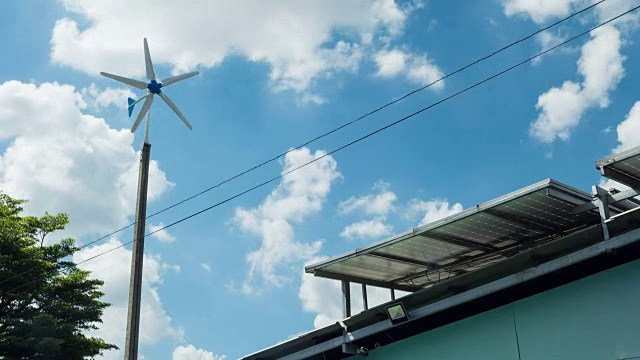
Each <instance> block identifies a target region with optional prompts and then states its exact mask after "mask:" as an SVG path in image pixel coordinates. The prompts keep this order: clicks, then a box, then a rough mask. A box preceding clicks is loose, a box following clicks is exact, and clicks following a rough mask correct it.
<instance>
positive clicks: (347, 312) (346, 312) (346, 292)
mask: <svg viewBox="0 0 640 360" xmlns="http://www.w3.org/2000/svg"><path fill="white" fill-rule="evenodd" d="M350 285H351V284H350V283H349V282H348V281H344V280H343V281H342V317H343V318H345V319H346V318H349V317H351V286H350Z"/></svg>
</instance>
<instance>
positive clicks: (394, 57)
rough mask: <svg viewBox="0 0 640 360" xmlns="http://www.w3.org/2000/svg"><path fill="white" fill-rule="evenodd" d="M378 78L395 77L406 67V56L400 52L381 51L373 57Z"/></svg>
mask: <svg viewBox="0 0 640 360" xmlns="http://www.w3.org/2000/svg"><path fill="white" fill-rule="evenodd" d="M375 61H376V65H377V66H378V73H377V75H378V76H396V75H398V74H400V73H401V72H403V71H404V70H405V67H406V66H407V54H405V53H404V52H402V51H400V50H390V51H381V52H379V53H378V54H376V56H375Z"/></svg>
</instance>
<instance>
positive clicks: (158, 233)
mask: <svg viewBox="0 0 640 360" xmlns="http://www.w3.org/2000/svg"><path fill="white" fill-rule="evenodd" d="M148 227H149V232H152V233H153V234H152V235H151V236H152V237H154V238H156V239H158V240H160V241H162V242H163V243H172V242H174V241H176V237H175V236H173V235H171V233H169V231H168V230H166V229H163V227H164V224H163V223H159V224H157V225H156V224H149V225H148ZM160 229H162V230H160Z"/></svg>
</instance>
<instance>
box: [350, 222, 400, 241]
mask: <svg viewBox="0 0 640 360" xmlns="http://www.w3.org/2000/svg"><path fill="white" fill-rule="evenodd" d="M392 231H393V226H391V225H389V224H387V223H386V218H385V217H382V216H381V217H376V218H374V219H371V220H362V221H358V222H355V223H353V224H350V225H347V227H345V228H344V230H342V232H341V233H340V236H342V237H343V238H345V239H347V240H354V239H377V238H380V237H382V236H386V235H391V233H392Z"/></svg>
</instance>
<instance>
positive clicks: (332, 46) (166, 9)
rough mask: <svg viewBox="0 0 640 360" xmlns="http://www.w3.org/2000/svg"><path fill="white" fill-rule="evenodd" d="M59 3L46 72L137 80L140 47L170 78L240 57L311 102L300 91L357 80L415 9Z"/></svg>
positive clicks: (353, 1)
mask: <svg viewBox="0 0 640 360" xmlns="http://www.w3.org/2000/svg"><path fill="white" fill-rule="evenodd" d="M60 2H61V3H62V4H63V6H64V8H65V9H66V10H67V11H68V16H67V17H64V18H62V19H59V20H58V21H57V22H56V23H55V26H54V28H53V35H52V38H51V55H50V56H51V60H52V61H53V62H54V63H57V64H60V65H64V66H69V67H71V68H74V69H77V70H80V71H84V72H87V73H89V74H97V73H98V72H99V71H105V70H107V69H110V70H109V71H111V72H114V73H119V74H123V75H127V76H142V75H143V74H142V71H143V66H141V64H142V63H141V61H142V50H141V42H142V41H141V40H142V38H143V37H148V38H149V42H150V47H151V48H152V55H153V60H154V62H155V63H156V64H166V65H169V66H170V67H171V69H172V72H173V73H177V72H183V71H189V70H193V69H195V68H197V67H213V66H216V65H218V64H220V63H221V62H222V61H224V59H225V58H227V57H229V56H234V55H236V56H237V55H239V56H243V57H244V58H246V59H247V60H249V61H251V62H256V63H266V64H268V65H269V66H270V69H271V70H270V74H269V78H270V80H271V83H272V85H273V89H275V90H294V91H296V92H299V93H301V94H303V95H306V98H307V99H311V100H314V102H317V100H318V97H317V96H309V91H308V89H309V87H310V86H311V85H312V84H313V82H314V81H315V80H316V79H318V78H321V77H326V76H331V75H332V74H334V73H336V72H350V71H355V70H356V69H357V67H358V64H359V63H360V62H361V60H362V59H364V58H366V57H367V56H368V55H367V54H369V53H371V52H372V51H374V50H373V49H376V48H379V47H380V46H383V44H386V43H388V41H389V39H394V38H397V36H398V35H400V34H401V33H402V32H403V29H404V25H405V23H406V19H407V17H408V16H409V14H410V12H411V11H412V10H413V9H415V8H417V7H419V6H416V5H406V6H400V5H398V4H397V3H396V2H395V1H394V0H375V1H358V0H315V1H305V2H299V1H292V0H287V1H273V0H270V1H259V2H252V1H248V0H239V1H226V2H225V1H219V0H208V1H205V0H202V1H195V2H186V3H184V2H181V3H177V2H175V3H174V2H169V3H165V4H163V5H162V6H157V3H156V2H153V1H151V0H144V1H139V2H135V3H130V2H127V1H125V0H114V1H107V2H95V1H91V0H60ZM140 14H145V15H144V16H140ZM157 24H172V25H173V26H157ZM150 31H151V32H150ZM194 34H197V36H194ZM221 34H224V36H221ZM96 44H99V46H96Z"/></svg>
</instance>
